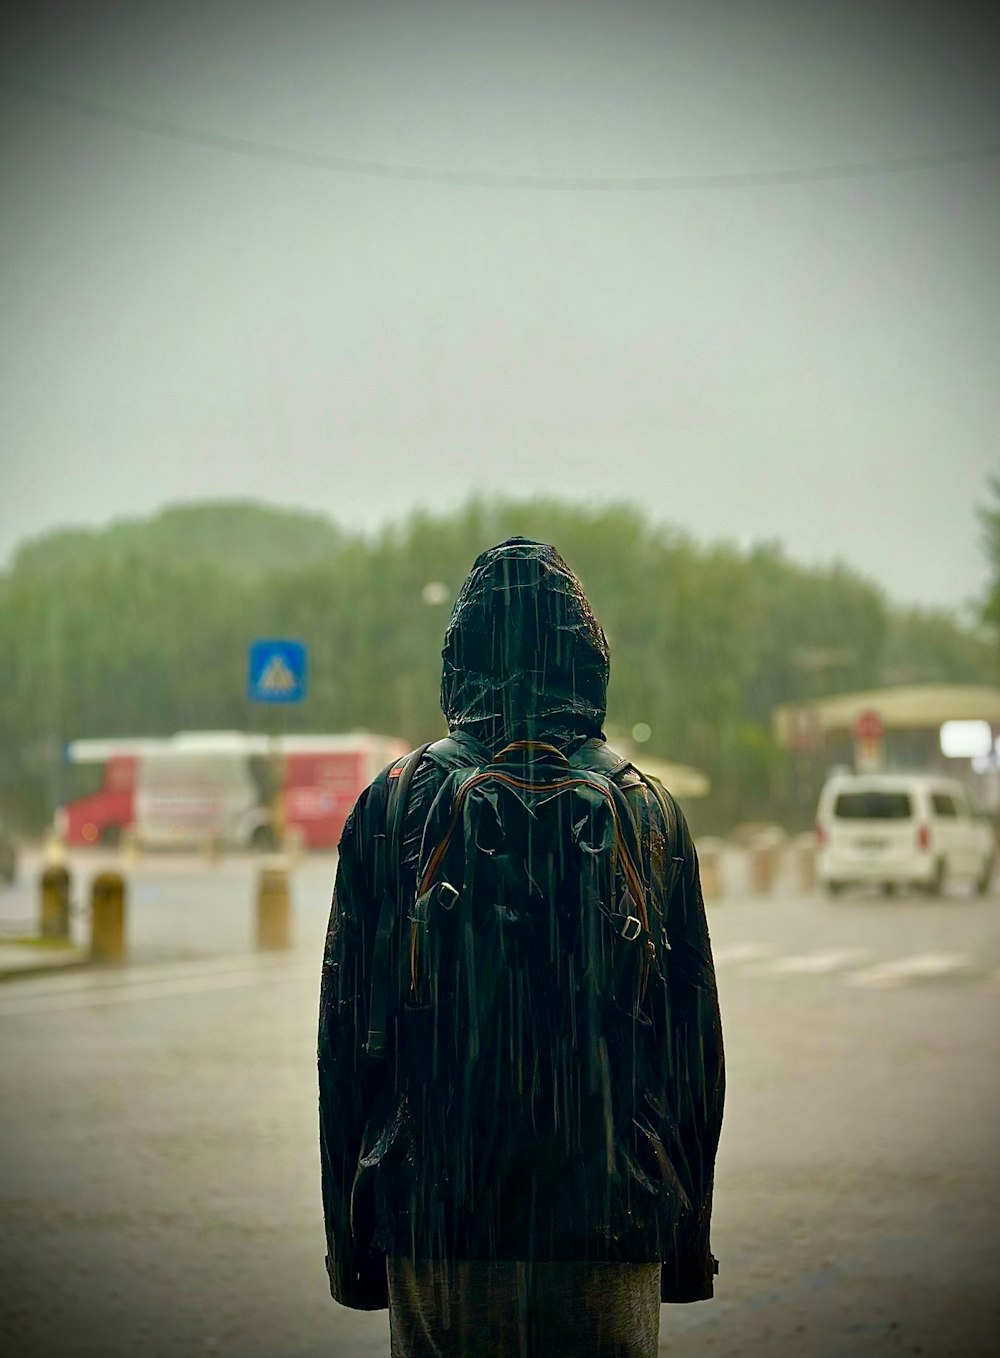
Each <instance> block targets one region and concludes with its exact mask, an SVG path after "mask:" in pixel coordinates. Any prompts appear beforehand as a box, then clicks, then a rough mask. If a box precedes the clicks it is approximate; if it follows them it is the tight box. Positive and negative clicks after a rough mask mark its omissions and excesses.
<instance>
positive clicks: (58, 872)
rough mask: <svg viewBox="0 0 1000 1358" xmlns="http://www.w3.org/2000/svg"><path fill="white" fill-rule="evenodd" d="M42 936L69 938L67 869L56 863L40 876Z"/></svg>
mask: <svg viewBox="0 0 1000 1358" xmlns="http://www.w3.org/2000/svg"><path fill="white" fill-rule="evenodd" d="M41 896H42V900H41V906H42V911H41V914H42V918H41V926H42V938H69V871H68V869H67V868H65V867H63V865H62V864H60V863H56V864H53V865H52V866H51V867H48V868H46V869H45V871H44V872H43V873H42V876H41Z"/></svg>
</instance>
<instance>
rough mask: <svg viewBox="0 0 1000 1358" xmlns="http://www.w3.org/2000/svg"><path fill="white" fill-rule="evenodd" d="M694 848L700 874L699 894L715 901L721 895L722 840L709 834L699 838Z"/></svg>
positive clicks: (707, 899)
mask: <svg viewBox="0 0 1000 1358" xmlns="http://www.w3.org/2000/svg"><path fill="white" fill-rule="evenodd" d="M695 849H696V850H697V853H698V868H699V872H700V875H701V894H702V895H703V896H704V898H705V900H706V901H717V900H718V899H719V897H720V896H721V895H722V840H721V839H716V838H714V837H713V836H711V835H709V836H706V838H704V839H699V840H698V842H697V844H696V845H695Z"/></svg>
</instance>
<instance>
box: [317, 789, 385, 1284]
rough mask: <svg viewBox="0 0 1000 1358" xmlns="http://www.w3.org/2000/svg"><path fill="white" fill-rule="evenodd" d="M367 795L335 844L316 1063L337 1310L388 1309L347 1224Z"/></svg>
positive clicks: (353, 1161) (355, 1128) (362, 1037)
mask: <svg viewBox="0 0 1000 1358" xmlns="http://www.w3.org/2000/svg"><path fill="white" fill-rule="evenodd" d="M366 797H367V794H366V793H363V794H362V796H361V798H360V799H359V801H358V803H357V805H356V806H355V808H354V810H353V811H352V813H351V815H350V817H349V818H348V821H347V824H346V826H345V827H344V833H343V836H342V838H341V841H340V856H339V860H338V863H337V877H336V883H335V885H334V893H333V904H332V906H331V910H330V924H329V928H328V930H327V938H326V948H325V952H324V957H323V979H322V985H321V991H320V1015H319V1039H318V1064H319V1121H320V1161H321V1170H322V1184H323V1212H324V1217H325V1222H326V1247H327V1255H326V1268H327V1273H328V1275H329V1278H330V1293H331V1295H332V1296H333V1298H334V1300H335V1301H339V1302H340V1303H341V1304H342V1305H343V1306H349V1307H352V1308H353V1309H355V1310H360V1311H376V1310H381V1309H382V1308H384V1307H386V1306H388V1304H389V1298H388V1292H387V1284H386V1271H385V1256H384V1255H383V1254H381V1253H378V1252H377V1251H375V1250H373V1249H372V1248H371V1246H370V1243H368V1242H367V1241H366V1238H365V1236H366V1231H365V1229H364V1226H363V1224H362V1223H358V1224H359V1226H360V1227H361V1229H360V1230H359V1231H358V1233H357V1236H356V1235H355V1232H354V1231H353V1230H352V1225H351V1193H352V1189H353V1185H354V1178H355V1174H356V1172H357V1168H358V1158H359V1154H360V1151H361V1144H362V1139H363V1137H364V1131H365V1122H366V1120H367V1116H368V1101H369V1091H368V1090H367V1088H366V1079H365V1066H364V1044H365V1041H366V1039H367V1035H368V1008H369V993H368V989H369V974H370V967H371V954H372V951H373V948H374V940H375V931H376V928H377V925H378V909H377V904H376V902H375V901H374V900H373V898H372V893H371V886H370V878H369V873H368V872H367V871H366V869H365V864H364V861H363V847H364V834H363V830H362V825H363V821H364V809H365V801H366Z"/></svg>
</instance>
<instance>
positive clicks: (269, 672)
mask: <svg viewBox="0 0 1000 1358" xmlns="http://www.w3.org/2000/svg"><path fill="white" fill-rule="evenodd" d="M248 659H249V669H248V674H247V697H248V698H249V699H250V701H251V702H252V703H300V702H301V701H302V699H303V698H304V697H305V696H306V648H305V645H304V643H303V642H301V641H253V642H251V643H250V653H249V657H248Z"/></svg>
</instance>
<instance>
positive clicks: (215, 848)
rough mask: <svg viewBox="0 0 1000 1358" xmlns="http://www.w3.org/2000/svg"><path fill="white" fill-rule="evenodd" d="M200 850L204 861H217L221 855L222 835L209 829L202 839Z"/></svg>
mask: <svg viewBox="0 0 1000 1358" xmlns="http://www.w3.org/2000/svg"><path fill="white" fill-rule="evenodd" d="M201 847H202V852H203V854H204V857H205V862H206V863H209V864H211V863H218V861H219V859H220V858H221V857H222V837H221V835H219V834H218V833H217V832H216V831H214V830H213V831H211V832H210V833H209V834H207V835H206V836H205V838H204V840H203V841H202V846H201Z"/></svg>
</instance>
